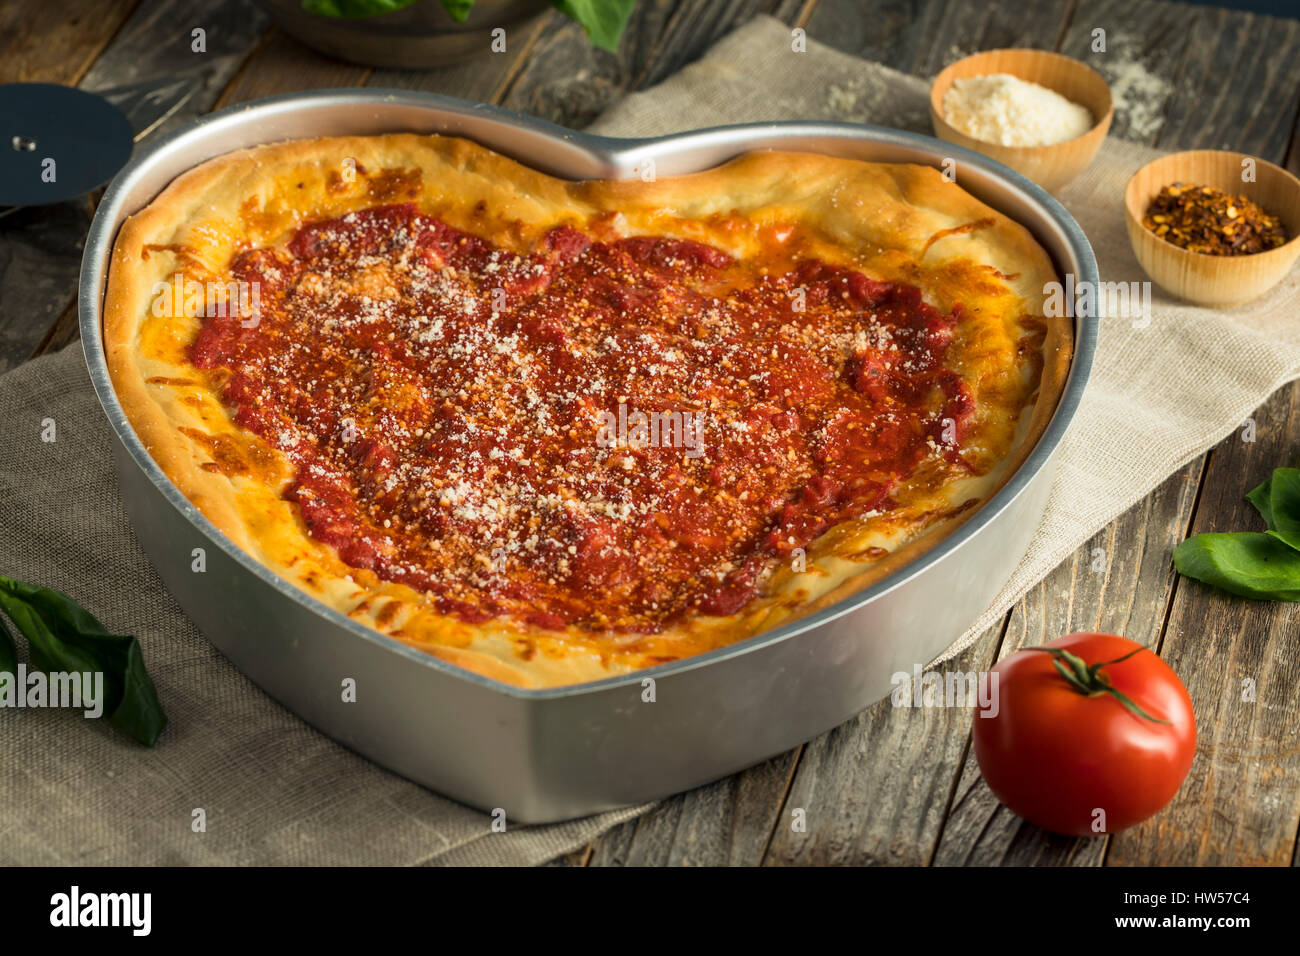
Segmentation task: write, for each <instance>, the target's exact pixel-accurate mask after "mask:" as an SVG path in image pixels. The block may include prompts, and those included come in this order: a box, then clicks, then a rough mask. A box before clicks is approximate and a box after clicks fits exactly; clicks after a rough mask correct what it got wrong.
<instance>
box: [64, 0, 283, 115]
mask: <svg viewBox="0 0 1300 956" xmlns="http://www.w3.org/2000/svg"><path fill="white" fill-rule="evenodd" d="M269 24H270V17H269V16H267V14H266V12H265V11H264V10H263V9H262V8H261V7H260V6H258V5H257V4H256V3H254V2H253V0H151V2H150V3H147V4H143V5H141V7H140V9H139V10H137V12H136V14H135V15H134V16H132V17H131V19H130V20H128V21H127V23H126V24H125V25H124V26H123V27H122V29H121V30H120V31H119V32H118V35H117V36H116V37H114V38H113V42H112V43H111V44H109V46H108V47H107V48H106V49H105V50H104V52H103V54H102V55H101V56H100V57H99V59H98V60H96V61H95V63H94V65H93V66H92V67H91V68H90V70H88V71H87V73H86V75H85V78H84V79H83V80H82V82H81V87H82V88H83V89H87V90H92V91H96V92H98V91H102V90H107V89H109V88H112V87H120V86H124V85H126V84H130V83H148V82H150V81H158V80H165V81H167V80H170V81H176V82H186V83H188V84H189V86H190V88H192V92H191V93H189V98H188V99H186V101H185V102H184V103H183V104H182V105H181V106H180V107H179V108H178V109H177V110H176V112H175V114H173V115H172V116H171V117H170V118H169V119H168V120H167V121H166V122H164V123H162V124H160V125H157V126H156V127H155V128H152V129H150V131H149V135H148V137H147V138H146V140H145V141H147V139H148V138H152V137H155V136H158V135H161V134H163V133H166V132H168V131H170V130H171V129H174V128H175V127H176V126H179V125H180V124H182V123H185V122H188V121H189V120H190V119H192V118H193V117H195V116H198V115H200V114H202V113H206V112H207V111H208V110H210V109H212V107H213V105H214V104H215V103H216V101H217V97H218V96H219V95H220V93H221V91H222V90H224V89H225V88H226V86H227V85H228V84H229V83H230V80H231V78H232V77H233V76H234V75H235V73H236V72H237V71H238V70H239V68H240V66H241V64H243V62H244V61H245V60H246V59H247V58H248V55H249V53H250V52H252V50H253V49H254V48H255V47H256V46H257V43H258V41H259V39H260V38H261V37H262V36H263V35H264V34H265V33H266V31H267V27H268V25H269ZM200 29H201V30H202V31H203V38H202V39H203V43H202V49H201V50H196V49H195V46H196V41H195V37H194V35H193V33H194V31H195V30H200ZM187 92H188V91H187ZM138 134H139V131H138V130H137V135H138Z"/></svg>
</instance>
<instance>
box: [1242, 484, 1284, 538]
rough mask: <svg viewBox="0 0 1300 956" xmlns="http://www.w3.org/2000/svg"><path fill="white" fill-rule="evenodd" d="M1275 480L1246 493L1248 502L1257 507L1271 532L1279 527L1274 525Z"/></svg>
mask: <svg viewBox="0 0 1300 956" xmlns="http://www.w3.org/2000/svg"><path fill="white" fill-rule="evenodd" d="M1272 491H1273V479H1272V478H1270V479H1268V480H1267V481H1266V482H1264V483H1263V484H1262V485H1260V486H1259V487H1258V488H1252V489H1251V490H1250V491H1248V492H1246V500H1247V501H1249V502H1250V503H1251V504H1252V505H1254V506H1255V510H1256V511H1258V512H1259V514H1260V517H1261V518H1263V519H1264V527H1266V528H1268V529H1269V530H1270V531H1271V530H1273V529H1274V528H1276V527H1277V526H1276V525H1275V524H1273V500H1272Z"/></svg>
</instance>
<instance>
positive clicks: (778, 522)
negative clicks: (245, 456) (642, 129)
mask: <svg viewBox="0 0 1300 956" xmlns="http://www.w3.org/2000/svg"><path fill="white" fill-rule="evenodd" d="M775 261H776V260H775V259H774V260H773V262H775ZM770 264H771V263H768V262H767V261H766V260H765V259H763V258H761V257H760V258H758V259H755V260H738V259H735V258H733V257H732V256H730V255H728V254H727V253H725V252H723V251H722V250H719V249H716V248H713V247H711V246H708V245H704V244H701V243H698V242H693V241H688V240H682V239H674V238H666V237H656V236H636V237H632V238H624V239H618V240H613V241H596V240H595V239H593V238H592V237H591V236H588V235H586V234H584V233H583V232H581V231H579V230H578V229H575V228H573V227H571V226H561V227H559V228H556V229H553V230H552V231H550V232H549V233H548V234H547V235H546V236H545V238H544V240H543V241H542V242H540V243H538V245H537V247H536V248H535V249H534V250H533V251H532V252H531V253H529V254H527V255H519V254H515V253H513V252H510V251H507V250H505V249H501V248H498V247H496V246H494V245H493V244H491V243H489V242H487V241H485V240H484V239H481V238H478V237H476V236H473V235H470V234H468V233H465V232H462V231H459V230H457V229H455V228H452V227H451V226H449V225H447V224H446V223H444V222H441V221H440V220H438V219H436V218H434V217H431V216H428V215H424V214H422V213H420V212H419V211H418V210H417V209H416V207H415V206H414V205H410V204H407V205H394V206H381V207H375V208H371V209H367V210H364V211H361V212H356V213H352V214H349V215H347V216H344V217H343V218H341V219H336V220H332V221H329V222H319V223H313V224H309V225H306V226H304V227H303V228H302V229H301V230H299V231H298V233H297V234H296V235H295V236H294V237H293V239H292V241H290V242H289V243H288V245H287V247H285V248H260V249H250V250H248V251H245V252H243V253H241V254H240V255H238V256H237V257H236V259H235V261H234V262H233V265H232V271H233V277H234V278H235V279H237V280H240V281H243V282H248V283H256V288H257V290H258V308H257V311H256V313H255V315H254V316H253V317H252V318H251V319H243V320H241V318H240V316H238V315H232V316H211V317H208V318H205V319H204V320H203V326H202V328H201V331H200V333H199V335H198V337H197V339H196V340H195V342H194V344H193V346H192V351H191V360H192V362H193V364H194V365H195V366H197V367H199V368H204V369H218V368H220V369H223V370H226V371H224V372H223V373H222V374H221V376H220V378H219V379H218V381H220V382H224V385H223V386H222V398H223V401H224V402H225V403H226V404H227V405H228V406H229V407H230V408H231V409H232V410H233V415H234V418H235V421H236V422H237V423H239V424H240V425H242V426H244V427H246V428H248V429H250V430H252V431H253V432H255V433H256V434H257V435H259V436H261V437H262V438H263V439H265V440H266V441H267V442H269V443H270V444H271V445H273V446H274V447H276V448H278V449H280V450H281V451H283V452H284V453H285V454H286V455H287V456H288V458H289V459H290V460H291V461H292V463H293V464H294V466H295V469H296V475H295V477H294V479H293V481H292V482H291V484H290V485H289V487H288V488H287V491H286V492H285V494H286V497H287V498H288V499H290V500H291V501H293V502H295V503H296V504H297V506H298V508H299V509H300V511H301V514H302V518H303V521H304V522H305V524H306V527H307V530H308V532H309V533H310V534H311V535H312V537H314V538H316V539H317V540H319V541H322V542H324V543H326V544H329V545H332V546H333V547H334V548H335V549H337V551H338V553H339V555H340V556H341V558H342V559H343V561H345V562H346V563H347V564H349V565H351V566H352V567H354V568H364V569H369V570H370V571H373V572H374V573H375V574H376V575H377V576H378V577H380V578H382V579H385V580H388V581H394V582H400V583H403V584H407V585H410V586H411V587H413V588H416V589H418V590H420V591H422V592H426V593H427V594H429V595H430V596H431V599H432V600H433V601H435V602H436V604H437V606H438V607H439V608H440V609H441V610H442V611H443V612H445V613H449V614H454V615H456V616H459V617H460V618H462V619H465V620H468V621H482V620H486V619H489V618H492V617H495V616H498V615H501V614H507V613H508V614H513V615H515V616H517V617H520V618H523V619H526V620H528V621H529V622H531V623H532V624H534V625H537V626H540V627H544V628H560V627H564V626H567V625H576V626H579V627H582V628H586V629H590V630H613V631H622V632H629V633H654V632H656V631H659V630H662V629H663V628H664V627H667V626H669V625H671V624H672V623H673V622H674V621H676V620H678V619H680V618H682V617H683V616H684V615H687V614H690V613H703V614H706V615H723V614H731V613H734V612H736V611H738V610H740V609H742V608H744V607H745V605H746V604H748V603H749V602H750V601H751V600H752V599H753V598H754V597H755V596H756V595H757V593H758V591H759V589H760V588H761V586H762V583H763V581H764V578H765V576H766V575H768V574H769V573H770V572H771V570H772V568H773V567H774V566H775V565H776V564H777V563H778V562H781V561H789V560H790V559H791V555H792V553H793V552H794V551H795V549H797V548H805V547H807V545H808V544H809V543H810V542H811V541H812V540H813V539H814V538H816V537H817V536H818V535H820V534H821V533H822V532H823V531H825V530H826V529H827V528H828V527H830V526H831V525H833V524H836V523H837V522H840V521H844V520H847V519H852V518H864V517H872V516H875V515H878V514H883V513H886V512H888V511H889V510H890V509H891V508H893V507H894V502H893V501H892V499H891V491H892V490H893V489H895V487H896V486H897V484H898V483H899V482H900V481H902V480H904V479H905V478H907V477H908V476H909V475H910V474H912V473H913V471H914V470H915V468H916V467H917V466H918V464H920V463H921V462H922V461H924V460H926V459H929V458H939V459H946V460H947V461H949V462H952V463H953V464H954V465H956V466H958V467H960V466H962V465H963V462H962V461H961V458H960V450H961V440H962V434H963V431H964V429H965V428H966V426H967V423H968V419H969V416H970V414H971V398H970V392H969V391H968V389H967V387H966V385H965V384H964V383H963V381H962V379H961V378H960V377H959V376H958V375H957V374H956V373H955V372H953V371H952V370H951V369H949V368H948V367H946V366H945V364H944V358H945V353H946V351H947V348H948V345H949V341H950V339H951V337H952V332H953V328H954V326H955V324H956V322H957V321H958V318H959V312H960V310H959V309H957V310H955V311H954V313H953V314H949V315H945V314H943V313H941V312H940V311H939V310H937V309H935V308H933V307H932V306H930V305H928V304H927V303H925V302H924V301H922V297H921V293H920V291H919V290H918V289H916V288H915V287H913V286H910V285H905V284H892V283H882V282H877V281H873V280H872V279H870V278H868V277H866V276H864V275H862V274H861V273H859V272H855V271H853V270H851V269H847V268H842V267H839V266H833V265H828V264H825V263H823V262H820V261H815V260H813V261H802V262H797V263H796V264H794V265H793V266H786V267H784V268H781V269H773V268H769V265H770Z"/></svg>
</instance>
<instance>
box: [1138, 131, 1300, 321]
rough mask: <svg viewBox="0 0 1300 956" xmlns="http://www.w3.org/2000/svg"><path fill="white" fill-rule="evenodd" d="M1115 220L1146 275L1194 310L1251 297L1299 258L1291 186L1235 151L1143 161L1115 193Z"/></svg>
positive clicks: (1294, 187) (1299, 213)
mask: <svg viewBox="0 0 1300 956" xmlns="http://www.w3.org/2000/svg"><path fill="white" fill-rule="evenodd" d="M1124 218H1125V220H1126V222H1127V224H1128V235H1129V241H1130V243H1132V246H1133V253H1134V255H1136V256H1137V259H1138V262H1139V263H1141V265H1142V268H1143V269H1145V270H1146V273H1147V275H1149V276H1150V277H1151V278H1152V280H1153V281H1155V282H1156V284H1157V285H1159V286H1160V287H1161V288H1163V289H1165V290H1166V291H1167V292H1170V293H1172V294H1173V295H1176V296H1178V297H1179V298H1181V299H1186V300H1187V301H1189V302H1195V303H1197V304H1199V305H1233V304H1237V303H1241V302H1248V301H1250V300H1251V299H1255V298H1258V297H1259V296H1261V295H1263V294H1264V293H1265V292H1267V291H1268V290H1269V289H1271V288H1272V287H1273V286H1275V285H1277V283H1278V282H1280V281H1281V280H1282V277H1283V276H1285V275H1286V274H1287V273H1288V272H1290V271H1291V269H1292V267H1293V266H1294V265H1295V262H1296V259H1297V258H1300V179H1296V177H1295V176H1293V175H1291V173H1289V172H1287V171H1286V170H1285V169H1282V168H1281V167H1280V166H1275V165H1273V164H1272V163H1270V162H1266V161H1265V160H1262V159H1258V158H1256V157H1254V156H1248V155H1246V154H1244V153H1233V152H1226V151H1220V150H1211V149H1198V150H1189V151H1187V152H1182V153H1171V154H1170V155H1168V156H1162V157H1160V158H1159V159H1156V160H1153V161H1151V162H1149V163H1147V164H1146V165H1145V166H1143V167H1142V168H1141V169H1139V170H1138V171H1137V172H1136V173H1135V174H1134V175H1133V178H1132V179H1130V180H1129V183H1128V187H1127V188H1126V189H1125V191H1124Z"/></svg>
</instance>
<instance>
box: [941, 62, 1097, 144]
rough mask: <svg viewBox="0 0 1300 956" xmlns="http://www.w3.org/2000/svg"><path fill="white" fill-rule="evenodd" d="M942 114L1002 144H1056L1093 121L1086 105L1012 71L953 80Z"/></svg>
mask: <svg viewBox="0 0 1300 956" xmlns="http://www.w3.org/2000/svg"><path fill="white" fill-rule="evenodd" d="M943 118H944V120H945V121H946V122H947V123H948V125H949V126H952V127H953V128H954V129H957V130H960V131H961V132H963V133H965V134H966V135H967V136H971V137H974V138H975V139H978V140H982V141H983V142H986V143H997V144H999V145H1001V146H1051V145H1054V144H1056V143H1064V142H1066V141H1067V140H1071V139H1074V138H1076V137H1078V136H1082V135H1083V134H1084V133H1086V132H1088V130H1090V129H1092V126H1093V122H1094V120H1093V115H1092V113H1091V112H1090V111H1089V110H1088V109H1087V107H1084V106H1080V105H1079V104H1078V103H1073V102H1071V101H1070V100H1068V99H1066V98H1065V97H1064V96H1062V95H1061V94H1060V93H1057V92H1055V91H1054V90H1049V89H1047V87H1045V86H1039V85H1038V84H1037V83H1029V82H1027V81H1025V80H1022V79H1020V78H1019V77H1015V76H1011V75H1010V74H1009V73H993V74H990V75H988V76H971V77H966V78H964V79H960V80H954V81H953V84H952V86H951V87H950V88H949V89H948V92H947V93H945V94H944V97H943Z"/></svg>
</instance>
